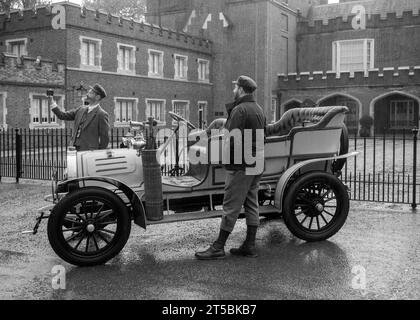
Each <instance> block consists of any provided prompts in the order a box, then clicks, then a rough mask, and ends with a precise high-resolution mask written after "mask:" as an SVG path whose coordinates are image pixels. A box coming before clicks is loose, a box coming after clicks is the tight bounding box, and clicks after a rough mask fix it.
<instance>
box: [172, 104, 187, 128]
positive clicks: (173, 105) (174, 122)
mask: <svg viewBox="0 0 420 320" xmlns="http://www.w3.org/2000/svg"><path fill="white" fill-rule="evenodd" d="M177 102H182V103H186V104H187V110H186V114H187V116H186V118H185V120H188V121H189V120H190V100H172V112H175V110H174V108H175V103H177ZM181 117H182V115H181ZM176 124H177V122H176V121H175V120H172V125H176Z"/></svg>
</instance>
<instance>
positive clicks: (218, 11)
mask: <svg viewBox="0 0 420 320" xmlns="http://www.w3.org/2000/svg"><path fill="white" fill-rule="evenodd" d="M287 2H288V1H280V0H278V1H277V0H212V1H207V0H187V1H185V0H160V1H153V0H150V1H148V11H149V13H148V15H147V16H146V19H147V21H149V22H151V23H153V24H161V25H164V26H168V27H170V28H173V29H175V30H178V31H180V32H186V33H189V34H192V35H195V36H202V37H204V38H206V39H209V40H211V41H212V43H213V47H212V49H213V51H212V53H213V68H212V79H213V81H212V82H213V90H214V100H213V101H214V111H215V113H214V114H213V116H215V117H217V116H220V115H223V112H224V110H225V104H226V102H229V101H231V100H232V89H233V87H232V80H235V79H236V78H237V77H238V76H239V75H240V74H247V75H249V76H251V77H253V78H254V79H255V80H256V81H257V84H258V90H257V91H256V98H257V102H258V103H259V104H260V105H261V106H262V107H264V109H265V112H266V114H267V118H268V119H269V121H272V120H273V119H274V118H278V116H279V115H278V114H276V112H277V113H278V111H279V108H278V103H279V99H278V98H279V97H278V85H277V75H278V74H279V73H288V72H294V71H295V70H296V59H295V58H294V57H295V56H296V39H297V34H296V27H297V16H298V11H297V9H296V7H297V6H299V5H301V6H302V7H303V8H304V9H305V10H306V11H308V9H309V7H310V5H311V4H312V2H311V1H309V0H305V1H303V0H297V1H289V4H288V3H287ZM292 2H293V3H292ZM225 116H226V115H225Z"/></svg>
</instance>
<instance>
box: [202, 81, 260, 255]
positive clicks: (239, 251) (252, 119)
mask: <svg viewBox="0 0 420 320" xmlns="http://www.w3.org/2000/svg"><path fill="white" fill-rule="evenodd" d="M233 83H234V84H235V88H234V89H233V94H234V98H235V101H234V102H233V103H230V104H227V105H226V109H227V113H228V118H227V120H226V124H225V133H224V134H225V138H226V136H229V138H228V139H225V148H227V152H225V153H224V157H223V158H224V159H223V164H224V165H225V169H226V177H225V193H224V198H223V211H224V214H223V217H222V222H221V225H220V231H219V236H218V238H217V240H216V241H215V242H213V244H212V245H210V247H209V248H208V249H207V250H205V251H201V252H196V254H195V256H196V258H197V259H200V260H210V259H220V258H224V257H225V250H224V247H225V243H226V240H227V238H228V237H229V235H230V233H231V232H232V231H233V228H234V226H235V223H236V220H237V219H238V217H239V214H240V211H241V209H242V205H243V206H244V209H245V218H246V224H247V234H246V239H245V241H244V242H243V244H242V245H241V246H240V247H239V248H232V249H231V250H230V253H231V254H233V255H239V256H246V257H256V256H257V251H256V248H255V237H256V233H257V228H258V226H259V223H260V220H259V211H258V189H259V182H260V179H261V175H262V173H263V170H264V129H265V123H266V119H265V115H264V112H263V109H262V108H261V107H260V106H259V105H258V104H257V103H256V101H255V98H254V96H253V92H254V91H255V89H257V84H256V83H255V81H254V80H253V79H251V78H250V77H248V76H240V77H239V78H238V79H237V80H236V81H233ZM235 130H236V131H237V132H240V133H241V135H240V137H241V138H242V143H241V142H239V143H238V141H235V139H236V135H231V133H232V132H234V131H235ZM244 132H245V133H246V134H244ZM249 133H251V135H249ZM232 136H233V137H234V139H232ZM250 136H251V137H252V138H251V139H249V138H247V137H250ZM258 136H259V138H260V139H257V137H258ZM247 140H251V141H247ZM238 146H239V147H238ZM225 150H226V149H225ZM225 150H224V151H225ZM251 152H252V154H254V155H255V158H254V159H255V162H254V163H249V161H248V160H249V157H247V155H249V154H251ZM238 153H239V154H240V157H239V158H238V157H237V154H238ZM225 154H229V157H227V159H228V161H227V160H226V159H225ZM237 159H240V161H239V163H238V161H237ZM258 159H259V160H260V162H262V165H260V166H259V168H258V166H257V162H258ZM248 169H252V170H248Z"/></svg>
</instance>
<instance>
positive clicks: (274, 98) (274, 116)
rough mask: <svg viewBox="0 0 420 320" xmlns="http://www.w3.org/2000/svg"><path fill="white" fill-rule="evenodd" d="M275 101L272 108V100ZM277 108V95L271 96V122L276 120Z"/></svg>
mask: <svg viewBox="0 0 420 320" xmlns="http://www.w3.org/2000/svg"><path fill="white" fill-rule="evenodd" d="M274 101H275V102H276V105H275V106H274V108H273V102H274ZM278 108H279V98H278V97H277V96H271V117H272V118H271V123H274V122H276V121H277V110H278Z"/></svg>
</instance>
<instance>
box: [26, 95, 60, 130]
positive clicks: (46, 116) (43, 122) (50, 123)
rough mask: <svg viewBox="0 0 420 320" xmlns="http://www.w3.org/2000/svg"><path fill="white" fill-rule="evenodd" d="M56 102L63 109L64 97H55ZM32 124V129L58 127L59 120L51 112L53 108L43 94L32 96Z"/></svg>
mask: <svg viewBox="0 0 420 320" xmlns="http://www.w3.org/2000/svg"><path fill="white" fill-rule="evenodd" d="M54 99H55V102H56V103H57V105H58V106H59V108H62V105H63V97H60V96H54ZM30 101H31V109H30V114H31V123H30V128H33V127H57V126H58V125H59V124H58V123H57V118H56V116H55V114H54V113H53V112H52V111H51V106H50V105H49V103H48V98H47V96H45V95H41V94H31V95H30Z"/></svg>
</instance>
